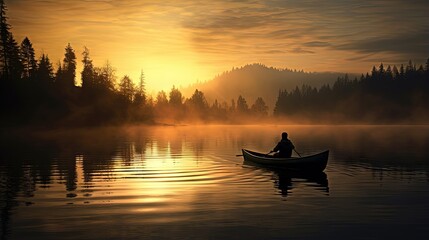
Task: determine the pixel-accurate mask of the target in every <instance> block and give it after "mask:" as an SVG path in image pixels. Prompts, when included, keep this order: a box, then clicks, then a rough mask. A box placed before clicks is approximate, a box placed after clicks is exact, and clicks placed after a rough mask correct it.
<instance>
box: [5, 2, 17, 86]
mask: <svg viewBox="0 0 429 240" xmlns="http://www.w3.org/2000/svg"><path fill="white" fill-rule="evenodd" d="M6 11H7V7H6V4H5V3H4V1H3V0H0V70H1V74H0V78H2V79H5V80H17V79H20V78H21V72H22V65H21V61H20V58H19V47H18V44H17V42H16V41H15V39H14V38H13V35H12V32H10V28H11V27H10V25H9V23H8V22H7V17H6Z"/></svg>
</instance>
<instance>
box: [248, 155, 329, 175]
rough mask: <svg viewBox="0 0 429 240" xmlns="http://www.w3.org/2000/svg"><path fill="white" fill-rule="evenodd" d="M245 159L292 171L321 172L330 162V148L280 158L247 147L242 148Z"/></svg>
mask: <svg viewBox="0 0 429 240" xmlns="http://www.w3.org/2000/svg"><path fill="white" fill-rule="evenodd" d="M242 152H243V157H244V160H245V161H250V162H254V163H257V164H262V165H267V166H275V167H282V168H285V169H288V170H292V171H312V172H319V171H320V172H321V171H323V170H324V169H325V168H326V165H327V164H328V156H329V150H326V151H323V152H321V153H317V154H313V155H309V156H303V157H290V158H279V157H274V156H271V155H267V154H264V153H258V152H253V151H250V150H247V149H242Z"/></svg>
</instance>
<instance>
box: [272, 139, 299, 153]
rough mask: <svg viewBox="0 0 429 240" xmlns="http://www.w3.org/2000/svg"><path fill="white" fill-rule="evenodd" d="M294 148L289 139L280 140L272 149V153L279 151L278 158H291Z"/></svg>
mask: <svg viewBox="0 0 429 240" xmlns="http://www.w3.org/2000/svg"><path fill="white" fill-rule="evenodd" d="M294 148H295V147H294V146H293V144H292V142H291V141H290V140H289V139H282V140H281V141H280V142H279V143H278V144H277V146H276V147H275V148H274V151H276V152H277V151H279V154H278V156H279V157H291V156H292V150H293V149H294Z"/></svg>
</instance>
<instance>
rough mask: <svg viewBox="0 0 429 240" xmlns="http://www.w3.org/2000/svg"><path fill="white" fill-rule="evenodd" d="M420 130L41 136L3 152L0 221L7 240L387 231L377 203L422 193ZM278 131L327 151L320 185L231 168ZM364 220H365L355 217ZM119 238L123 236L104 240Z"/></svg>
mask: <svg viewBox="0 0 429 240" xmlns="http://www.w3.org/2000/svg"><path fill="white" fill-rule="evenodd" d="M427 130H428V127H404V126H390V127H380V126H280V125H279V126H182V127H131V128H118V129H112V128H110V129H104V130H103V131H102V130H99V131H97V130H90V131H84V132H63V133H56V134H51V135H49V134H47V135H46V136H43V137H39V138H37V139H36V140H29V139H26V141H18V142H17V143H13V145H10V146H9V147H8V148H7V151H5V152H4V156H3V157H2V162H0V173H1V176H2V179H3V180H2V182H0V184H2V186H4V185H3V184H4V182H5V180H4V179H6V181H7V182H8V184H9V185H7V186H12V187H10V189H7V190H8V191H9V192H8V193H7V194H3V192H1V191H4V190H3V189H2V190H1V191H0V193H2V194H1V195H0V197H1V198H0V203H2V204H3V203H5V202H13V203H14V204H15V205H14V206H15V207H12V208H11V209H8V208H7V207H3V212H5V213H7V214H9V215H10V216H11V217H10V218H9V219H13V221H9V220H7V218H4V217H2V220H3V219H6V220H3V223H5V224H4V225H3V228H4V229H6V230H7V229H12V230H11V232H12V233H11V235H12V236H14V238H15V239H19V238H25V237H26V236H28V234H32V233H34V232H38V233H44V234H46V233H53V234H55V236H57V234H59V235H58V236H62V237H64V236H67V234H68V233H69V232H68V231H73V232H79V233H80V234H82V235H81V236H80V237H82V238H87V237H88V235H85V233H84V232H85V231H83V230H82V229H87V230H91V232H92V233H94V232H96V234H95V236H97V237H98V238H103V237H104V238H122V237H123V235H121V233H124V232H127V233H129V234H130V235H127V236H129V237H125V238H132V237H136V236H140V235H141V234H142V232H141V231H143V230H141V226H146V227H147V228H148V229H152V230H151V231H155V230H158V231H160V230H161V233H160V235H161V236H164V237H166V236H170V235H169V234H166V235H163V234H162V233H163V231H166V232H169V231H173V233H176V234H179V235H181V236H182V237H183V236H189V235H190V234H192V232H193V231H194V230H195V229H199V230H200V231H199V232H198V234H199V235H198V234H197V235H196V236H200V237H202V238H208V237H209V236H211V235H210V232H211V231H206V230H205V228H204V227H200V228H198V227H197V226H199V224H203V223H205V224H207V225H210V227H213V226H215V228H216V230H219V231H220V232H222V230H221V229H225V227H227V226H229V227H231V226H233V227H238V228H241V230H243V232H246V230H247V231H249V229H257V228H262V229H264V233H268V234H270V233H271V234H273V235H271V237H277V238H278V237H281V236H284V234H286V235H287V234H290V233H291V232H293V231H298V232H299V229H302V228H303V226H305V227H309V228H311V229H313V230H314V231H316V232H317V231H318V230H320V228H323V226H324V224H325V219H326V217H330V219H332V221H333V222H335V223H336V224H337V225H341V224H347V222H350V221H351V220H352V219H357V220H356V221H361V222H374V219H376V220H378V221H382V220H383V218H385V219H388V222H389V221H393V222H395V221H396V218H395V216H396V215H395V212H394V211H393V212H389V211H392V208H391V207H389V206H387V207H383V202H388V203H390V206H396V207H401V206H402V205H401V204H400V203H397V202H391V201H392V199H395V197H397V195H395V194H397V193H396V192H395V191H401V192H403V193H404V192H405V193H407V194H409V195H411V196H414V199H417V198H418V197H419V196H421V195H422V194H423V195H424V194H425V193H421V191H422V190H421V189H425V187H427V182H428V180H427V179H428V177H427V176H429V174H428V172H429V168H428V164H427V156H429V150H428V148H427V143H428V142H429V141H428V140H429V136H428V134H427ZM283 131H287V132H288V133H289V135H290V138H291V139H292V141H293V142H294V144H295V146H296V147H297V150H298V151H300V152H301V153H312V152H317V151H321V150H324V149H330V150H331V155H330V159H329V163H328V167H327V169H326V171H325V173H322V174H320V175H317V176H314V175H311V176H308V175H302V174H295V175H294V174H290V173H286V172H284V171H281V170H278V169H270V168H264V167H257V166H247V165H245V164H243V159H242V158H241V157H235V155H236V154H240V151H241V148H249V149H253V150H256V151H261V152H268V151H269V150H270V149H272V148H273V146H274V145H275V144H276V142H277V141H278V140H279V139H280V133H281V132H283ZM7 144H10V143H7ZM35 144H36V145H35ZM398 146H400V147H398ZM404 149H406V151H404ZM410 157H412V158H410ZM14 181H16V182H14ZM8 188H9V187H8ZM416 189H417V191H420V193H419V194H420V195H418V194H417V195H416V194H415V193H414V191H415V190H416ZM389 194H390V195H389ZM413 194H414V195H413ZM425 196H426V195H425ZM368 197H373V198H371V199H370V200H368ZM409 199H411V200H412V199H413V198H409ZM411 200H410V201H411ZM401 201H402V200H401ZM403 201H406V200H403ZM12 205H13V204H9V205H7V204H3V205H0V206H12ZM417 206H419V207H420V208H421V209H425V206H426V205H424V204H423V203H422V204H420V205H417ZM362 208H367V209H371V211H372V212H371V213H362V211H361V210H359V209H362ZM412 212H413V211H412ZM7 214H4V215H3V216H9V215H7ZM415 216H417V218H418V219H423V220H424V216H420V215H418V214H415ZM380 218H381V220H380ZM392 219H393V220H392ZM300 223H302V225H300ZM159 224H161V225H159ZM163 224H164V225H163ZM123 225H126V226H129V227H130V228H132V229H134V230H129V229H126V228H123V227H122V226H123ZM207 225H206V226H205V227H208V226H207ZM325 225H326V224H325ZM106 226H107V227H106ZM160 226H170V227H173V228H172V229H176V230H171V229H165V228H163V227H160ZM216 226H217V227H218V228H217V227H216ZM325 227H326V226H325ZM348 227H350V226H348ZM116 228H117V230H115V231H118V232H119V233H117V232H112V231H113V230H110V229H116ZM177 229H188V230H186V231H185V230H183V231H185V232H183V233H182V232H181V231H182V230H177ZM272 229H275V231H269V230H272ZM297 229H298V230H297ZM191 230H192V231H191ZM7 231H9V230H7ZM104 231H106V233H105V232H104ZM277 232H279V234H278V235H276V233H277ZM61 233H62V235H61ZM252 233H253V234H255V232H252ZM280 233H281V234H280ZM309 233H310V232H309ZM26 234H27V235H26ZM97 234H98V235H97ZM173 235H174V234H173ZM226 235H227V234H226ZM227 236H228V235H227ZM249 236H253V235H252V234H249V235H247V237H249ZM257 236H259V237H260V238H259V239H263V237H261V235H257ZM264 236H265V235H264ZM292 236H293V234H292ZM268 237H269V236H268Z"/></svg>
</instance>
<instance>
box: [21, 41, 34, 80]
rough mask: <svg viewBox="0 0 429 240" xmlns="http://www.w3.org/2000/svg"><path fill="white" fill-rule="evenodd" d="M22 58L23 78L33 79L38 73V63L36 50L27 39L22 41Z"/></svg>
mask: <svg viewBox="0 0 429 240" xmlns="http://www.w3.org/2000/svg"><path fill="white" fill-rule="evenodd" d="M20 57H21V64H22V76H21V77H22V78H24V79H32V78H34V73H35V71H36V67H37V62H36V59H35V54H34V48H33V45H32V44H31V42H30V40H29V39H28V38H27V37H26V38H24V40H22V43H21V47H20Z"/></svg>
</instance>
